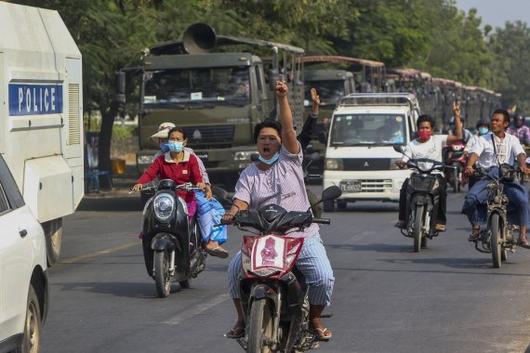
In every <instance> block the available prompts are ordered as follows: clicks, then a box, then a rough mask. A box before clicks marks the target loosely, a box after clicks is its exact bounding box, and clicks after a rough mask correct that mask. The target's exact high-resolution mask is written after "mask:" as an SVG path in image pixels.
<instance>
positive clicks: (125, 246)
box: [59, 241, 139, 264]
mask: <svg viewBox="0 0 530 353" xmlns="http://www.w3.org/2000/svg"><path fill="white" fill-rule="evenodd" d="M138 244H139V243H138V242H137V241H135V242H134V243H127V244H123V245H119V246H115V247H113V248H108V249H105V250H100V251H96V252H93V253H90V254H85V255H81V256H75V257H69V258H66V259H64V260H59V264H73V263H76V262H80V261H83V260H86V259H91V258H93V257H97V256H101V255H107V254H110V253H113V252H116V251H120V250H125V249H128V248H132V247H133V246H135V245H138Z"/></svg>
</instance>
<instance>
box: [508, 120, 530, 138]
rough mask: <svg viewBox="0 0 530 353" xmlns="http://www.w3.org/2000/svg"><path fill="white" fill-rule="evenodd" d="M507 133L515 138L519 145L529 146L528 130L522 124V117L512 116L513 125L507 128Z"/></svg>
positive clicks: (529, 133) (529, 134)
mask: <svg viewBox="0 0 530 353" xmlns="http://www.w3.org/2000/svg"><path fill="white" fill-rule="evenodd" d="M508 133H509V134H510V135H514V136H515V137H517V138H518V139H519V142H520V143H521V145H523V146H530V128H529V127H528V126H526V125H525V124H524V118H523V116H522V115H520V114H514V115H513V125H512V126H510V127H509V128H508Z"/></svg>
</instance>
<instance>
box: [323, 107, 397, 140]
mask: <svg viewBox="0 0 530 353" xmlns="http://www.w3.org/2000/svg"><path fill="white" fill-rule="evenodd" d="M405 122H406V119H405V116H404V115H399V114H352V115H349V114H348V115H335V116H334V117H333V122H332V127H331V129H332V131H331V146H335V147H338V146H387V145H392V144H395V143H404V142H405V136H406V132H405V131H406V130H405Z"/></svg>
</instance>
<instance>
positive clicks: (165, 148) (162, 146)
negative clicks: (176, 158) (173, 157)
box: [160, 143, 169, 153]
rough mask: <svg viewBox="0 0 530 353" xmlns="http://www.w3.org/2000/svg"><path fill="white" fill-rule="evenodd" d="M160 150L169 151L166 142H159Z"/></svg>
mask: <svg viewBox="0 0 530 353" xmlns="http://www.w3.org/2000/svg"><path fill="white" fill-rule="evenodd" d="M160 152H162V153H166V152H169V146H168V144H167V143H161V144H160Z"/></svg>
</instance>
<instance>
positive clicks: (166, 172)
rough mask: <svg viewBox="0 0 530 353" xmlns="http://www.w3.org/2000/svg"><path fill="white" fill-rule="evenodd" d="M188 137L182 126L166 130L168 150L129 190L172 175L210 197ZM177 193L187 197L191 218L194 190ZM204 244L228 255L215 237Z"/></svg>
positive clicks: (214, 252)
mask: <svg viewBox="0 0 530 353" xmlns="http://www.w3.org/2000/svg"><path fill="white" fill-rule="evenodd" d="M187 141H188V139H187V136H186V132H185V131H184V130H183V129H181V128H179V127H174V128H172V129H171V130H169V132H168V142H167V149H168V151H167V152H165V153H163V154H161V155H160V156H158V157H157V158H156V159H155V160H154V161H153V163H152V164H151V165H150V166H149V168H147V170H146V171H145V172H144V174H143V175H142V176H141V177H140V178H139V179H138V180H137V181H136V184H135V185H134V186H133V188H132V190H133V191H141V190H142V187H143V184H147V183H149V182H151V181H153V180H154V179H156V178H159V179H172V180H174V181H175V182H176V183H177V184H184V183H188V182H191V183H193V184H195V185H196V186H197V187H198V188H200V189H202V190H203V191H204V192H205V194H206V195H207V197H208V198H211V197H212V196H211V191H210V190H209V189H208V188H207V187H206V184H205V183H204V181H203V177H202V174H201V171H200V168H199V158H198V157H197V156H195V155H194V154H192V153H190V151H189V150H186V148H185V146H186V143H187ZM178 194H179V196H180V197H182V198H183V199H184V200H185V201H186V205H187V208H188V215H189V217H190V218H193V217H194V216H195V213H196V211H197V202H196V200H195V195H194V193H193V192H191V191H185V190H179V191H178ZM204 248H205V250H206V251H207V252H208V253H209V254H210V255H212V256H218V257H222V258H226V257H227V256H228V251H226V250H225V249H224V248H223V247H222V246H221V245H219V244H218V243H217V242H216V241H213V240H209V241H208V242H207V243H206V244H205V245H204Z"/></svg>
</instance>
